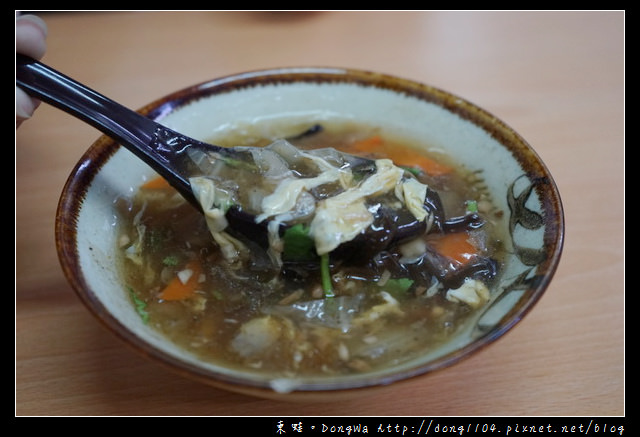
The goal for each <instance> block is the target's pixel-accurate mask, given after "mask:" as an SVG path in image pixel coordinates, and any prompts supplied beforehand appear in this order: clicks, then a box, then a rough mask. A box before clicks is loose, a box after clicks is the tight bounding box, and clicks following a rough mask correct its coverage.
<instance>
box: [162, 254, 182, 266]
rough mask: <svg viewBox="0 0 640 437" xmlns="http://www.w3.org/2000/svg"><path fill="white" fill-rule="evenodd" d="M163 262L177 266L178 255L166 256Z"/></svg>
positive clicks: (166, 264)
mask: <svg viewBox="0 0 640 437" xmlns="http://www.w3.org/2000/svg"><path fill="white" fill-rule="evenodd" d="M162 264H164V265H165V266H177V265H178V257H177V256H175V255H169V256H166V257H164V259H163V260H162Z"/></svg>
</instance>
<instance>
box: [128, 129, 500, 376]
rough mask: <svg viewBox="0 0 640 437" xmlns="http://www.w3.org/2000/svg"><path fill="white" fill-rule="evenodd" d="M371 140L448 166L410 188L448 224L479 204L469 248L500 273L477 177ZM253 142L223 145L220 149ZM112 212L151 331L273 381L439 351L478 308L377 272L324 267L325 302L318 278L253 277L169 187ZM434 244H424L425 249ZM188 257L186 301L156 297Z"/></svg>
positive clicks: (326, 136) (353, 137)
mask: <svg viewBox="0 0 640 437" xmlns="http://www.w3.org/2000/svg"><path fill="white" fill-rule="evenodd" d="M375 135H380V134H379V133H378V132H377V131H375V129H369V128H363V127H361V126H357V127H354V126H347V127H342V128H340V129H337V130H333V131H332V130H326V129H325V130H324V131H322V132H319V133H317V134H314V135H309V136H306V137H303V138H300V139H297V140H291V142H292V143H293V144H294V145H296V146H298V147H299V148H303V149H304V148H316V147H335V148H337V149H340V150H344V151H347V152H353V151H354V147H353V145H354V144H356V143H358V142H362V141H363V140H365V139H368V138H371V137H373V136H375ZM380 138H381V141H382V142H384V144H385V147H386V148H387V150H396V149H399V148H408V149H410V150H413V151H414V152H413V153H416V154H417V155H422V156H430V157H431V158H434V159H436V160H437V161H438V162H440V163H444V164H446V166H448V167H450V169H451V170H450V171H449V172H448V173H447V174H444V175H438V176H430V175H428V174H423V175H421V176H420V177H419V179H420V181H421V182H423V183H426V184H428V185H429V186H430V187H431V188H433V189H435V190H436V191H438V192H439V193H440V196H441V199H442V203H443V205H444V208H445V211H446V212H447V216H449V217H453V216H458V215H461V214H464V213H465V202H466V201H468V200H474V201H476V202H477V204H478V206H479V208H480V213H481V214H482V215H483V217H485V219H486V223H485V225H484V226H483V227H482V228H481V229H480V230H479V231H478V232H477V235H475V237H477V238H476V239H475V240H474V241H476V242H479V243H478V245H479V246H480V248H479V251H481V252H482V254H483V255H484V256H487V257H492V258H494V259H496V260H497V261H498V265H499V261H500V259H501V258H502V251H503V249H502V247H501V243H500V236H499V233H498V231H497V230H496V228H494V226H493V221H494V219H499V217H500V211H496V210H495V208H494V207H493V206H492V204H491V198H490V196H489V195H488V193H487V190H486V187H484V186H483V184H482V179H481V177H479V175H477V174H472V173H469V172H466V171H465V170H464V169H462V168H461V167H460V166H456V165H455V163H454V162H452V161H451V160H448V159H447V158H446V157H444V156H441V155H435V154H428V153H427V152H426V151H424V147H423V148H418V146H413V145H410V144H405V143H404V142H402V141H399V140H395V139H390V138H384V137H382V136H380ZM217 142H218V143H220V141H217ZM269 142H270V139H264V140H262V141H257V142H256V141H255V139H251V141H250V143H251V144H259V145H266V144H268V143H269ZM250 143H249V142H248V140H246V139H244V140H243V139H242V138H231V139H229V140H228V144H223V145H250ZM377 150H379V148H378V149H377ZM356 151H358V152H360V153H361V152H362V151H361V150H356ZM375 157H381V156H378V155H376V156H375ZM119 206H120V210H121V211H120V212H121V215H122V217H123V219H122V222H121V223H120V228H119V233H120V235H121V237H120V239H119V241H120V243H119V245H120V247H119V249H120V250H121V253H122V254H123V256H122V272H123V276H124V279H125V282H126V283H127V284H128V286H129V288H130V290H131V293H132V297H133V298H134V299H135V301H136V302H137V303H138V307H139V308H140V309H141V310H142V311H143V312H145V314H146V316H148V323H149V324H150V325H151V326H153V327H154V328H156V329H158V330H159V331H160V332H162V333H164V334H165V335H166V336H167V337H168V338H170V339H171V340H172V341H174V342H175V343H176V344H178V345H180V346H181V347H183V348H185V349H187V350H189V351H192V352H193V353H195V354H197V355H199V356H201V357H202V358H203V359H205V360H210V361H211V362H214V363H217V364H221V365H225V366H231V367H233V368H237V369H245V370H249V371H255V372H265V373H267V374H269V375H273V376H294V375H297V376H301V375H313V376H318V375H342V374H349V373H361V372H366V371H369V370H375V369H379V368H382V367H384V366H390V365H393V364H397V363H399V362H403V361H406V360H409V359H412V358H414V357H416V356H418V355H420V354H423V353H424V352H425V351H428V350H430V349H432V348H434V347H436V346H437V345H439V344H441V343H442V342H444V341H446V340H447V338H449V337H450V336H451V335H452V334H453V333H455V332H456V331H457V330H458V329H460V327H461V326H462V324H463V323H464V321H465V320H466V319H467V318H468V317H469V316H470V315H471V314H473V313H474V311H476V310H477V309H478V308H480V307H482V304H479V305H477V306H476V307H474V306H473V305H469V304H467V303H464V302H459V301H454V300H451V299H450V298H447V290H446V289H443V287H442V286H441V284H439V283H438V282H437V281H434V282H433V283H431V284H429V285H428V286H425V285H424V284H422V285H416V284H415V283H413V284H412V285H411V287H410V288H409V289H408V290H404V287H406V285H407V281H403V280H402V279H401V278H391V279H390V278H389V275H388V274H385V272H384V271H382V272H376V273H375V274H374V273H372V272H370V271H367V269H351V268H342V267H338V268H336V269H335V270H332V272H331V273H332V283H333V286H334V290H335V294H336V297H333V298H326V297H324V296H323V293H322V289H321V285H320V278H319V274H318V273H317V271H310V272H308V275H307V277H302V276H300V275H296V276H295V277H289V276H286V275H279V276H276V277H274V278H271V279H268V280H260V279H259V277H257V276H256V275H255V274H254V273H252V272H247V271H243V270H242V269H237V268H235V267H233V266H229V265H228V264H227V263H226V262H225V260H224V259H223V257H222V256H221V254H220V251H219V250H218V248H217V246H216V244H215V242H214V241H213V240H212V238H211V234H210V232H209V230H208V228H207V225H206V223H205V220H204V219H203V217H202V215H201V214H199V213H198V212H196V210H195V209H194V208H193V207H192V206H190V205H188V204H186V203H185V202H183V201H182V200H181V198H180V197H179V196H178V195H177V194H176V193H175V191H173V190H172V189H170V188H164V189H140V190H139V191H138V193H137V194H136V196H135V197H134V198H133V199H131V200H130V201H121V202H120V205H119ZM432 238H433V236H429V235H427V236H425V237H423V239H424V241H426V242H427V243H428V242H429V241H430V239H432ZM192 260H197V262H198V264H199V266H201V272H200V273H197V272H196V273H197V274H198V281H197V284H196V285H195V288H194V291H193V293H192V294H191V295H190V296H189V297H187V298H184V299H177V300H166V299H162V298H161V296H162V295H161V292H162V290H163V289H164V288H165V287H166V286H167V283H168V282H169V281H171V280H174V278H175V277H176V274H177V273H178V272H180V271H183V270H184V269H185V266H186V265H187V264H188V263H189V262H190V261H192ZM386 273H388V272H386ZM485 285H487V287H488V288H490V284H485Z"/></svg>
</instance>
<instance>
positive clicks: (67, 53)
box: [15, 11, 625, 416]
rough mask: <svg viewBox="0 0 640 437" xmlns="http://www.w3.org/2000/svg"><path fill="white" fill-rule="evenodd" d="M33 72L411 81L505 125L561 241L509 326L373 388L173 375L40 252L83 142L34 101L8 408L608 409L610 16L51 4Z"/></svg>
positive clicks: (614, 285) (144, 87)
mask: <svg viewBox="0 0 640 437" xmlns="http://www.w3.org/2000/svg"><path fill="white" fill-rule="evenodd" d="M40 15H41V17H42V18H44V20H45V21H46V22H47V24H48V26H49V38H48V52H47V54H46V55H45V57H44V62H46V63H47V64H49V65H51V66H53V67H54V68H57V69H58V70H61V71H62V72H65V73H66V74H68V75H70V76H72V77H74V78H76V79H79V80H80V81H82V82H84V83H86V84H89V85H90V86H92V87H93V88H95V89H97V90H99V91H101V92H102V93H104V94H106V95H107V96H110V97H112V98H114V99H116V100H118V101H120V102H122V103H124V104H125V105H127V106H129V107H132V108H139V107H141V106H143V105H144V104H146V103H148V102H150V101H152V100H155V99H156V98H157V97H159V96H162V95H165V94H168V93H169V92H172V91H175V90H178V89H181V88H183V87H186V86H189V85H192V84H195V83H198V82H202V81H206V80H209V79H212V78H215V77H218V76H222V75H227V74H231V73H236V72H240V71H245V70H253V69H259V68H266V67H279V66H298V65H302V66H308V65H312V66H342V67H354V68H360V69H368V70H376V71H380V72H385V73H390V74H396V75H399V76H403V77H407V78H410V79H414V80H418V81H422V82H426V83H429V84H431V85H434V86H437V87H440V88H443V89H446V90H448V91H451V92H453V93H455V94H458V95H460V96H463V97H465V98H467V99H468V100H470V101H472V102H474V103H476V104H478V105H480V106H482V107H484V108H485V109H487V110H488V111H490V112H492V113H494V114H495V115H497V116H498V117H499V118H501V119H503V120H504V121H506V122H507V124H509V125H511V126H512V127H513V128H515V129H516V130H517V131H518V132H520V133H521V134H522V135H523V137H524V138H525V139H527V140H528V142H529V143H530V144H531V145H532V146H533V147H534V148H535V149H536V150H537V152H538V153H539V154H540V156H541V157H542V159H543V160H544V161H545V163H546V164H547V165H548V167H549V168H550V170H551V172H552V174H553V175H554V177H555V180H556V183H557V185H558V187H559V189H560V192H561V195H562V197H563V202H564V207H565V214H566V225H567V226H566V243H565V249H564V255H563V258H562V262H561V265H560V267H559V269H558V271H557V274H556V277H555V279H554V280H553V282H552V284H551V286H550V287H549V289H548V290H547V292H546V294H545V296H544V297H543V298H542V300H541V301H540V302H539V304H538V305H537V307H536V308H534V310H533V311H532V312H531V313H530V314H529V315H527V317H525V319H524V320H523V321H522V322H521V323H520V324H518V325H517V326H516V327H515V329H513V331H511V332H510V333H508V334H507V335H506V336H504V337H503V338H502V339H500V340H499V341H498V342H496V343H495V344H493V345H491V346H490V347H489V348H487V349H485V350H483V351H482V352H480V353H479V354H477V355H475V356H473V357H472V358H470V359H468V360H466V361H464V362H461V363H459V364H457V365H455V366H453V367H452V368H450V369H447V370H445V371H443V372H439V373H437V374H434V375H432V376H429V377H426V378H422V379H419V380H416V381H413V382H412V383H411V384H409V385H407V386H403V387H401V388H398V389H396V390H393V389H392V390H390V391H389V392H388V393H387V394H386V395H385V396H381V397H367V398H361V399H356V400H353V399H351V400H349V399H340V398H337V399H335V400H332V401H331V402H323V403H299V402H298V403H291V402H281V401H273V400H264V399H256V398H252V397H247V396H244V395H239V394H233V393H227V392H224V391H221V390H217V389H214V388H211V387H208V386H205V385H202V384H199V383H196V382H192V381H191V380H188V379H184V378H183V377H180V376H177V375H175V374H174V373H173V372H171V371H168V370H167V369H165V368H164V367H162V366H160V365H159V364H157V363H155V362H151V361H149V360H147V359H146V358H143V357H141V356H139V355H138V354H137V353H135V352H134V351H133V350H131V349H130V348H128V347H127V346H126V345H125V344H124V343H122V342H121V341H120V340H119V339H117V338H115V337H114V336H113V335H112V334H111V333H109V332H107V331H106V330H105V329H104V328H103V327H102V326H101V325H99V323H98V322H97V321H96V320H95V319H94V318H93V317H92V316H91V315H90V314H89V312H88V311H87V310H86V309H85V307H84V306H83V305H82V303H81V302H80V300H79V299H78V298H77V297H76V296H75V294H74V292H73V291H72V289H71V287H70V286H69V285H68V283H67V282H66V280H65V278H64V276H63V274H62V271H61V269H60V266H59V263H58V259H57V254H56V249H55V244H54V216H55V210H56V206H57V201H58V197H59V195H60V192H61V190H62V187H63V184H64V182H65V180H66V178H67V176H68V174H69V173H70V171H71V169H72V167H73V166H74V164H75V163H76V162H77V160H78V159H79V158H80V156H81V154H82V153H83V152H84V151H85V149H86V148H87V147H88V146H89V145H90V144H91V143H92V142H93V141H94V140H95V139H96V138H97V137H98V136H99V132H98V131H96V130H95V129H93V128H91V127H89V126H88V125H85V124H83V123H82V122H80V121H78V120H76V119H74V118H72V117H71V116H68V115H67V114H65V113H63V112H61V111H59V110H56V109H53V108H51V107H49V106H47V105H42V106H41V107H40V108H39V109H38V111H37V112H36V114H35V116H34V117H33V119H31V120H29V121H27V122H25V123H24V124H23V125H22V126H21V127H20V129H19V130H18V131H17V132H16V149H15V150H16V270H15V272H16V349H15V352H16V379H15V383H16V397H15V401H16V407H15V413H16V415H17V416H42V415H46V416H49V415H53V416H59V415H64V416H66V415H72V416H83V415H92V416H107V415H135V416H137V415H193V416H198V415H210V416H241V415H252V416H256V415H257V416H289V415H294V416H300V415H306V416H309V415H311V416H318V415H319V416H336V415H338V416H344V415H346V416H352V415H354V416H377V415H384V416H389V415H391V416H398V415H400V416H407V415H409V416H425V415H428V416H451V415H455V416H459V415H472V416H511V415H514V416H529V415H533V416H548V415H551V416H566V415H578V416H594V415H595V416H599V415H616V416H623V415H624V414H625V409H624V407H625V403H624V383H625V367H624V191H623V189H624V163H623V158H624V27H623V25H624V18H625V16H624V12H623V11H620V12H616V11H612V12H570V11H569V12H427V11H425V12H420V11H414V12H385V11H379V12H366V11H365V12H359V11H356V12H343V11H331V12H330V11H323V12H290V13H285V12H243V11H239V12H97V13H93V12H49V13H41V14H40Z"/></svg>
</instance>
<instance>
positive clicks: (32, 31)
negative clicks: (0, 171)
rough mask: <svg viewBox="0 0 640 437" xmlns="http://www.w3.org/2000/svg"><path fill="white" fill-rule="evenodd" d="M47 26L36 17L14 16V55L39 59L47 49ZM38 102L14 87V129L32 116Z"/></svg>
mask: <svg viewBox="0 0 640 437" xmlns="http://www.w3.org/2000/svg"><path fill="white" fill-rule="evenodd" d="M46 38H47V25H46V23H45V22H44V20H42V19H41V18H40V17H37V16H36V15H29V14H27V15H18V16H16V53H22V54H24V55H27V56H31V57H32V58H34V59H40V58H42V56H44V53H45V51H46V49H47V45H46ZM39 104H40V101H39V100H37V99H34V98H32V97H30V96H29V95H27V93H25V92H24V91H23V90H22V89H20V88H18V87H17V86H16V129H17V128H18V127H20V125H21V124H22V122H23V121H25V120H27V119H28V118H30V117H31V116H32V115H33V112H34V111H35V110H36V108H37V107H38V105H39Z"/></svg>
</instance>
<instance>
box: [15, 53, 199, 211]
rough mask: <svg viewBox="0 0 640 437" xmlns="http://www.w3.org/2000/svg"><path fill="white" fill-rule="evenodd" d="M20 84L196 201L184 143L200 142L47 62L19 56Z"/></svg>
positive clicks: (31, 93) (18, 74) (17, 66)
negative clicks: (117, 144) (119, 146)
mask: <svg viewBox="0 0 640 437" xmlns="http://www.w3.org/2000/svg"><path fill="white" fill-rule="evenodd" d="M16 85H18V86H20V88H22V89H23V90H24V91H25V92H26V93H27V94H29V95H31V96H33V97H36V98H38V99H40V100H42V101H43V102H46V103H48V104H50V105H52V106H55V107H57V108H58V109H61V110H63V111H65V112H67V113H69V114H71V115H73V116H74V117H77V118H79V119H81V120H83V121H85V122H87V123H88V124H90V125H92V126H93V127H95V128H97V129H98V130H100V131H101V132H103V133H104V134H106V135H108V136H110V137H111V138H113V139H115V140H116V141H118V142H120V143H121V144H122V145H123V146H125V147H126V148H127V149H129V150H130V151H131V152H133V153H134V154H135V155H137V156H138V157H139V158H140V159H142V160H143V161H144V162H146V163H147V164H148V165H150V166H151V167H152V168H153V169H154V170H155V171H156V172H157V173H158V174H160V175H161V176H162V177H164V178H165V179H167V181H168V182H169V183H170V184H171V185H173V186H174V188H176V189H177V190H178V191H179V192H180V193H181V194H182V195H184V196H185V197H187V199H188V200H190V201H192V202H194V201H195V199H194V198H193V193H192V191H191V185H190V184H189V182H188V180H187V179H186V177H185V176H184V173H183V170H184V168H185V166H186V165H188V164H187V162H186V160H188V157H187V156H186V155H187V154H186V153H182V152H184V149H185V146H187V147H188V146H189V145H191V144H193V143H197V142H196V141H195V140H191V139H188V138H186V137H184V136H182V135H180V134H178V133H176V132H174V131H172V130H170V129H168V128H166V127H164V126H162V125H161V124H159V123H156V122H155V121H153V120H151V119H149V118H147V117H145V116H143V115H141V114H139V113H137V112H135V111H133V110H131V109H128V108H126V107H124V106H122V105H121V104H119V103H117V102H114V101H113V100H111V99H109V98H107V97H105V96H103V95H102V94H99V93H97V92H96V91H93V90H92V89H90V88H88V87H86V86H84V85H82V84H81V83H78V82H77V81H75V80H73V79H71V78H69V77H67V76H65V75H64V74H62V73H60V72H58V71H56V70H54V69H53V68H51V67H48V66H47V65H45V64H43V63H41V62H38V61H36V60H34V59H32V58H30V57H28V56H24V55H21V54H16Z"/></svg>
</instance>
